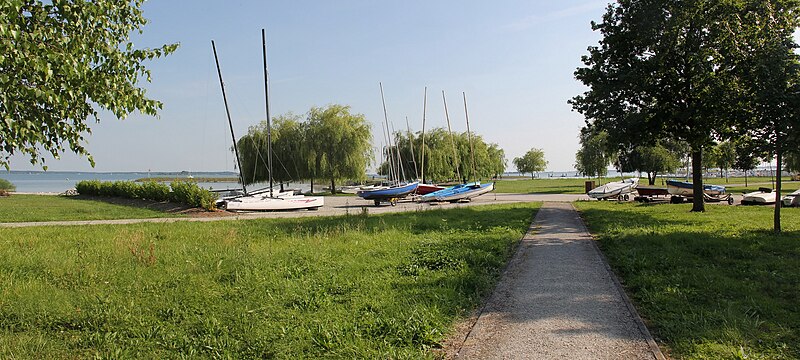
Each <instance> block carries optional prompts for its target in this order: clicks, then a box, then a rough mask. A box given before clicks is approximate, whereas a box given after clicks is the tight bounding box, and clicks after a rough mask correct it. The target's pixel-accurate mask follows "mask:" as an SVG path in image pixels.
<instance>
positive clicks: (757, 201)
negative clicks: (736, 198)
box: [742, 191, 777, 205]
mask: <svg viewBox="0 0 800 360" xmlns="http://www.w3.org/2000/svg"><path fill="white" fill-rule="evenodd" d="M776 200H777V196H776V194H775V193H774V192H771V191H770V192H764V191H754V192H751V193H747V194H744V197H743V198H742V204H745V205H767V204H774V203H775V201H776Z"/></svg>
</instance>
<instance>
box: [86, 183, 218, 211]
mask: <svg viewBox="0 0 800 360" xmlns="http://www.w3.org/2000/svg"><path fill="white" fill-rule="evenodd" d="M75 189H76V190H77V191H78V193H79V194H81V195H91V196H116V197H121V198H128V199H143V200H152V201H172V202H174V203H178V204H184V205H189V206H192V207H200V208H203V209H206V210H212V209H214V202H215V201H216V199H217V196H216V194H214V193H212V192H211V191H209V190H206V189H203V188H201V187H200V186H198V185H197V184H196V183H194V182H187V181H173V182H172V183H170V184H169V185H166V184H162V183H159V182H155V181H145V182H142V183H136V182H133V181H113V182H112V181H106V182H103V181H97V180H83V181H80V182H78V183H77V184H75Z"/></svg>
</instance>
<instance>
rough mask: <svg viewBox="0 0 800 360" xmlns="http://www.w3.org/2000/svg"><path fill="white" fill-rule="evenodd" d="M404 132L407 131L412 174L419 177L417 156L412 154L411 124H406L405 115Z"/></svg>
mask: <svg viewBox="0 0 800 360" xmlns="http://www.w3.org/2000/svg"><path fill="white" fill-rule="evenodd" d="M406 132H408V148H409V149H411V163H412V164H414V176H416V177H417V179H419V171H418V170H417V156H416V155H414V141H413V135H412V134H411V125H409V124H408V116H406Z"/></svg>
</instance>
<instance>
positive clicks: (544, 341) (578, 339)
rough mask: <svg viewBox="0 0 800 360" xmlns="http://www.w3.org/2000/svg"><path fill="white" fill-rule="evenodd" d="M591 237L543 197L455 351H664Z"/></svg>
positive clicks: (596, 354) (472, 354) (640, 354)
mask: <svg viewBox="0 0 800 360" xmlns="http://www.w3.org/2000/svg"><path fill="white" fill-rule="evenodd" d="M593 241H594V240H593V239H592V238H591V236H590V235H589V233H588V231H587V230H586V228H585V226H584V225H583V223H582V221H581V220H580V217H578V213H577V211H575V209H574V208H573V207H572V204H566V203H545V204H544V205H543V207H542V208H541V210H540V211H539V212H538V213H537V216H536V219H535V221H534V224H533V226H532V227H531V229H530V230H529V232H528V234H527V235H525V237H524V238H523V239H522V243H521V244H520V246H519V249H518V250H517V253H516V254H515V255H514V257H513V258H512V259H511V262H510V263H509V266H508V268H507V270H506V273H505V274H504V275H503V278H502V279H501V280H500V283H499V284H498V286H497V288H496V289H495V291H494V293H493V294H492V297H491V298H490V299H489V301H488V303H487V304H486V306H485V307H484V309H483V311H482V312H481V314H480V316H479V317H478V320H477V321H476V323H475V325H474V326H473V327H472V329H471V330H470V332H469V334H467V336H466V339H465V341H464V343H463V345H462V346H461V348H460V350H458V353H457V354H456V357H457V358H464V359H509V358H530V359H536V358H539V359H541V358H548V359H549V358H568V359H664V356H663V354H661V352H660V350H659V349H658V346H657V345H656V344H655V342H654V341H653V339H652V337H651V336H650V333H649V331H648V330H647V328H646V327H645V326H644V324H643V323H642V321H641V319H640V318H639V316H638V315H637V313H636V310H635V309H634V308H633V306H632V305H630V302H629V301H628V300H627V297H626V296H625V295H624V293H623V292H622V290H621V288H620V286H619V283H618V282H617V281H616V280H615V278H614V276H613V274H612V273H611V272H610V270H609V268H608V267H607V265H606V263H605V261H604V260H603V257H602V255H601V253H600V251H599V249H598V248H597V246H596V245H595V244H594V242H593Z"/></svg>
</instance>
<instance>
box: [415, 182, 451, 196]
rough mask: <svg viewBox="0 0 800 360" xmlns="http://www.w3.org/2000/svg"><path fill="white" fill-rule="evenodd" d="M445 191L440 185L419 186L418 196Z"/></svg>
mask: <svg viewBox="0 0 800 360" xmlns="http://www.w3.org/2000/svg"><path fill="white" fill-rule="evenodd" d="M444 189H445V188H444V187H443V186H439V185H432V184H419V186H418V187H417V191H416V193H417V194H418V195H427V194H430V193H432V192H436V191H439V190H444Z"/></svg>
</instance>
